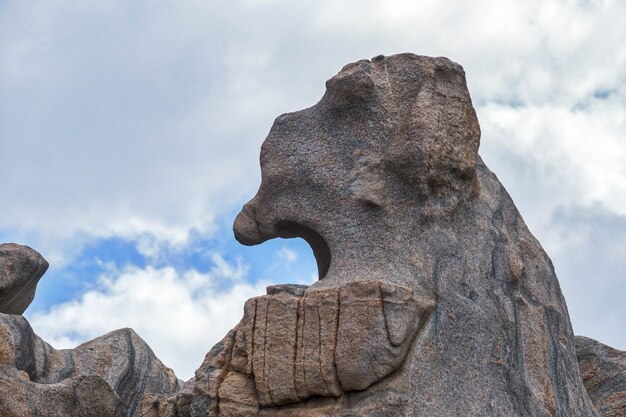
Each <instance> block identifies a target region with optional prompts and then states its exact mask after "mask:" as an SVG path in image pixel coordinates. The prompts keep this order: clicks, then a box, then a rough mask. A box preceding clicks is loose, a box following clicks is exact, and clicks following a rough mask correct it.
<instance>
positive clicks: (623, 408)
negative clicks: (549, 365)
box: [576, 336, 626, 417]
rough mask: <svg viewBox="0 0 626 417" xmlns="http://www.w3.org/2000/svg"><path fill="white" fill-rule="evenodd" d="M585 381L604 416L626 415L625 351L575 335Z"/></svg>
mask: <svg viewBox="0 0 626 417" xmlns="http://www.w3.org/2000/svg"><path fill="white" fill-rule="evenodd" d="M576 354H577V356H578V365H579V366H580V372H581V374H582V378H583V383H584V384H585V388H586V389H587V392H588V393H589V397H590V398H591V400H592V401H593V403H594V404H595V406H596V408H597V409H598V412H599V413H600V415H601V416H602V417H624V416H626V352H622V351H619V350H617V349H613V348H611V347H609V346H606V345H603V344H602V343H600V342H597V341H595V340H593V339H589V338H587V337H582V336H576Z"/></svg>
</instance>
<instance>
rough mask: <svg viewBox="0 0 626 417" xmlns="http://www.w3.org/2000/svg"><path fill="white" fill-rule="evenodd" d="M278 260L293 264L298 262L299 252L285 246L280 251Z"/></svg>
mask: <svg viewBox="0 0 626 417" xmlns="http://www.w3.org/2000/svg"><path fill="white" fill-rule="evenodd" d="M278 258H279V259H281V260H282V261H283V262H285V263H287V264H291V263H294V262H296V261H297V260H298V252H296V251H295V250H293V249H289V248H288V247H286V246H283V247H282V248H280V249H279V250H278Z"/></svg>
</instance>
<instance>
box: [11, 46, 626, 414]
mask: <svg viewBox="0 0 626 417" xmlns="http://www.w3.org/2000/svg"><path fill="white" fill-rule="evenodd" d="M326 87H327V88H326V93H325V94H324V96H323V97H322V99H321V100H320V102H319V103H317V104H316V105H314V106H313V107H311V108H308V109H305V110H302V111H298V112H295V113H290V114H285V115H282V116H279V117H278V118H277V119H276V121H275V123H274V125H273V127H272V129H271V131H270V133H269V136H268V137H267V139H266V140H265V142H264V144H263V146H262V149H261V170H262V182H261V186H260V189H259V191H258V193H257V194H256V196H254V198H253V199H252V200H250V202H248V203H247V204H246V205H245V206H244V207H243V209H242V211H241V213H240V214H239V215H238V216H237V219H236V220H235V224H234V232H235V237H236V238H237V239H238V240H239V241H240V242H241V243H243V244H246V245H256V244H260V243H262V242H264V241H266V240H268V239H272V238H276V237H281V238H293V237H301V238H303V239H305V240H306V241H307V242H308V243H309V244H310V246H311V248H312V250H313V253H314V256H315V258H316V260H317V265H318V269H319V278H320V279H319V281H317V282H316V283H314V284H313V285H310V286H302V285H277V286H270V287H268V289H267V294H266V295H263V296H260V297H256V298H253V299H251V300H248V301H247V302H246V304H245V306H244V313H243V318H242V319H241V321H240V322H239V324H238V325H237V326H236V327H235V328H234V329H233V330H231V331H230V332H229V333H228V334H227V335H226V336H225V337H224V339H223V340H222V341H221V342H220V343H218V344H217V345H215V346H214V347H213V348H212V349H211V350H210V351H209V353H207V355H206V357H205V359H204V362H203V363H202V365H201V366H200V368H199V369H198V370H197V371H196V375H195V378H192V379H191V380H189V381H187V382H186V383H185V384H184V385H183V387H182V388H181V389H180V391H177V388H178V381H177V380H176V378H175V376H174V374H173V373H172V372H171V370H169V369H168V368H166V367H165V366H164V365H163V364H162V363H161V362H160V361H158V359H156V357H155V356H154V354H153V353H152V351H151V350H150V348H149V347H148V346H147V345H146V344H145V343H144V342H143V341H142V340H141V339H140V338H139V337H138V336H137V335H136V334H135V333H134V332H133V331H132V330H130V329H125V330H118V331H116V332H112V333H109V334H107V335H105V336H102V337H100V338H97V339H95V340H93V341H91V342H88V343H85V344H83V345H81V346H79V347H77V348H76V349H73V350H55V349H53V348H52V347H51V346H50V345H48V344H47V343H45V342H44V341H42V340H41V339H40V338H39V337H37V336H36V335H35V334H34V333H33V331H32V329H31V328H30V325H29V324H28V322H27V321H26V320H25V319H24V318H23V317H21V316H19V315H15V314H21V313H22V312H23V311H24V309H25V308H26V306H28V304H29V303H30V301H31V300H32V297H33V295H34V290H35V286H36V284H37V280H38V279H39V278H40V277H41V275H42V274H43V272H44V271H45V269H46V267H47V263H46V262H45V260H43V258H41V257H40V256H39V255H38V254H37V253H36V252H34V251H32V250H31V249H29V248H24V247H19V246H17V245H0V309H1V310H0V311H1V312H2V313H10V314H0V415H1V416H3V417H4V416H7V417H28V416H33V417H34V416H50V417H61V416H74V417H87V416H99V417H108V416H112V417H113V416H114V417H122V416H124V417H131V416H140V417H200V416H210V417H279V416H280V417H290V416H291V417H328V416H332V417H357V416H368V417H390V416H394V417H396V416H397V417H403V416H407V417H408V416H424V417H432V416H437V417H452V416H454V417H456V416H485V417H487V416H489V417H492V416H520V417H522V416H523V417H548V416H551V417H596V416H597V417H624V416H626V356H625V355H626V353H624V352H619V351H616V350H614V349H611V348H609V347H607V346H604V345H602V344H600V343H598V342H595V341H593V340H590V339H586V338H576V339H575V338H574V335H573V333H572V328H571V324H570V321H569V316H568V313H567V308H566V305H565V301H564V299H563V295H562V294H561V290H560V288H559V284H558V281H557V278H556V276H555V273H554V269H553V267H552V263H551V262H550V259H549V258H548V256H547V255H546V253H545V252H544V251H543V249H542V248H541V246H540V244H539V242H537V240H536V239H535V238H534V237H533V236H532V234H531V233H530V232H529V230H528V228H527V227H526V225H525V224H524V221H523V220H522V218H521V216H520V214H519V213H518V211H517V209H516V208H515V205H514V204H513V202H512V201H511V198H510V196H509V195H508V194H507V192H506V190H505V189H504V188H503V186H502V185H501V184H500V182H499V181H498V179H497V178H496V176H495V175H494V174H493V173H492V172H491V171H489V169H488V168H487V167H486V166H485V164H484V163H483V161H482V160H481V158H480V157H479V155H478V146H479V139H480V128H479V125H478V121H477V119H476V114H475V112H474V109H473V107H472V103H471V100H470V96H469V93H468V91H467V87H466V82H465V74H464V72H463V69H462V68H461V67H460V66H459V65H458V64H455V63H453V62H451V61H449V60H448V59H445V58H429V57H423V56H417V55H412V54H402V55H395V56H390V57H383V56H378V57H375V58H373V59H372V60H370V61H368V60H363V61H359V62H356V63H354V64H350V65H347V66H346V67H344V68H343V69H342V70H341V71H340V72H339V74H337V75H336V76H334V77H333V78H331V79H330V80H329V81H328V82H327V84H326ZM579 364H580V369H579ZM581 371H582V377H581ZM594 404H595V405H594Z"/></svg>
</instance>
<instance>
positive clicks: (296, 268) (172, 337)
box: [0, 0, 626, 379]
mask: <svg viewBox="0 0 626 417" xmlns="http://www.w3.org/2000/svg"><path fill="white" fill-rule="evenodd" d="M625 16H626V2H623V1H608V0H607V1H582V0H581V1H545V0H541V1H535V0H533V1H526V2H519V1H513V0H511V1H502V0H501V1H486V0H476V1H432V2H429V1H419V2H414V1H410V2H409V1H406V2H402V1H390V0H385V1H373V0H371V1H362V0H361V1H356V0H355V1H342V2H339V1H330V0H328V1H323V0H317V1H297V2H295V1H286V0H263V1H261V0H256V1H253V0H238V1H177V2H169V1H134V2H128V1H122V0H118V1H115V0H111V1H108V0H107V1H104V0H98V1H93V2H89V1H87V2H85V1H69V0H65V1H64V0H58V1H48V2H34V1H33V2H30V1H17V0H15V1H11V0H4V1H0V241H14V242H18V243H23V244H27V245H30V246H32V247H33V248H35V249H37V250H38V251H40V252H41V253H42V254H43V255H44V257H46V259H48V260H49V261H50V263H51V266H50V269H49V271H48V272H47V274H46V275H45V276H44V278H43V279H42V281H41V282H40V284H39V287H38V292H37V297H36V299H35V301H34V302H33V304H32V305H31V306H30V307H29V309H28V310H27V313H26V316H27V317H28V318H29V320H30V321H31V323H32V325H33V327H34V328H35V331H36V332H37V333H38V334H40V335H41V336H42V337H44V338H45V339H46V340H48V341H50V342H51V343H52V344H53V345H55V346H56V347H59V348H61V347H71V346H74V345H76V344H78V343H80V342H82V341H85V340H87V339H89V338H93V337H96V336H98V335H101V334H103V333H106V332H108V331H111V330H114V329H116V328H120V327H133V328H134V329H136V330H137V332H138V333H139V334H140V335H141V336H142V337H143V338H144V339H145V340H146V341H148V342H149V344H150V345H151V347H152V348H153V350H154V351H155V352H156V353H157V355H158V356H159V357H160V358H161V359H162V360H163V361H164V362H165V363H166V364H167V365H169V366H171V367H173V368H174V369H175V371H176V372H177V374H178V375H179V376H180V377H181V378H183V379H187V378H189V377H190V376H192V374H193V370H194V369H196V368H197V367H198V365H199V364H200V363H201V361H202V359H203V357H204V354H205V353H206V351H208V349H209V348H210V347H211V346H212V345H213V344H214V343H215V342H217V341H218V340H219V339H220V338H221V337H222V336H223V335H224V334H225V333H226V331H227V330H228V329H229V328H231V327H232V326H234V325H235V324H236V323H237V321H238V320H239V318H240V317H241V313H242V307H243V302H244V300H245V299H247V298H249V297H251V296H254V295H258V294H262V293H264V289H265V286H266V285H268V283H278V282H299V283H310V282H312V281H313V280H314V279H315V278H314V277H315V275H316V267H315V262H314V260H313V256H312V254H311V251H310V249H309V248H308V246H307V245H306V244H305V243H304V242H303V241H301V240H277V241H272V242H268V243H265V244H263V245H261V246H259V247H253V248H246V247H241V246H240V245H238V244H237V242H236V241H235V240H234V238H233V237H232V232H231V225H232V221H233V219H234V216H235V214H236V213H237V211H238V210H239V208H240V207H241V205H242V204H243V203H244V202H245V201H247V199H248V198H250V197H251V196H252V195H253V194H254V192H255V191H256V188H257V186H258V184H259V181H260V172H259V166H258V153H259V147H260V144H261V142H262V141H263V139H264V137H265V136H266V134H267V132H268V131H269V128H270V126H271V124H272V121H273V120H274V118H275V117H276V116H277V115H279V114H281V113H285V112H288V111H294V110H297V109H301V108H304V107H308V106H310V105H312V104H314V103H315V102H317V100H319V98H320V97H321V96H322V94H323V92H324V82H325V80H326V79H328V78H330V77H331V76H332V75H334V74H335V73H336V72H337V71H338V70H339V69H340V68H341V67H342V66H343V65H344V64H346V63H348V62H352V61H355V60H358V59H362V58H371V57H373V56H375V55H378V54H381V53H382V54H393V53H397V52H415V53H419V54H423V55H434V56H447V57H449V58H450V59H452V60H454V61H456V62H459V63H461V64H462V65H463V66H464V68H465V70H466V73H467V80H468V85H469V89H470V92H471V94H472V98H473V101H474V104H475V106H476V110H477V112H478V116H479V120H480V122H481V127H482V132H483V133H482V143H481V150H480V152H481V155H482V156H483V158H484V160H485V161H486V163H487V164H488V165H489V167H490V168H491V169H492V170H493V171H494V172H495V173H496V174H497V175H498V177H499V178H500V180H501V181H502V182H503V183H504V185H505V186H506V187H507V189H508V190H509V192H510V193H511V195H512V196H513V199H514V200H515V202H516V204H517V205H518V207H519V209H520V211H521V212H522V215H523V216H524V218H525V220H526V222H527V224H528V225H529V227H530V229H531V231H532V232H533V233H534V234H535V235H536V236H537V237H538V238H539V240H540V241H541V242H542V244H543V246H544V247H545V249H546V250H547V252H548V254H549V255H550V256H551V257H552V259H553V261H554V264H555V267H556V270H557V274H558V276H559V279H560V282H561V286H562V288H563V292H564V293H565V297H566V300H567V302H568V306H569V311H570V314H571V318H572V322H573V325H574V330H575V332H576V333H577V334H584V335H587V336H591V337H593V338H596V339H598V340H600V341H602V342H604V343H607V344H610V345H613V346H615V347H618V348H621V349H623V350H626V331H625V329H626V84H625V81H626V42H625V40H626V17H625Z"/></svg>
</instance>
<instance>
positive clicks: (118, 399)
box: [0, 243, 178, 417]
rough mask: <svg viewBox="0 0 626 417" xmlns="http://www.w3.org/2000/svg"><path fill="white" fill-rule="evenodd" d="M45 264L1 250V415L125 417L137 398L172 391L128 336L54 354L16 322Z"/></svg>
mask: <svg viewBox="0 0 626 417" xmlns="http://www.w3.org/2000/svg"><path fill="white" fill-rule="evenodd" d="M47 268H48V262H46V260H45V259H44V258H43V257H42V256H41V255H40V254H39V253H37V252H36V251H35V250H33V249H31V248H29V247H27V246H21V245H17V244H14V243H5V244H0V416H2V417H35V416H37V417H39V416H47V417H132V416H135V415H136V414H137V411H138V407H139V404H140V401H141V399H142V398H143V396H144V395H146V394H149V393H154V394H173V393H175V392H176V391H178V379H177V378H176V376H175V375H174V372H173V371H172V370H171V369H169V368H168V367H166V366H165V365H163V363H161V361H159V360H158V359H157V357H156V356H155V355H154V353H153V352H152V350H151V349H150V347H149V346H148V345H147V344H146V342H144V341H143V340H142V339H141V338H140V337H139V336H138V335H137V334H136V333H135V332H134V331H133V330H131V329H121V330H116V331H113V332H111V333H108V334H106V335H104V336H101V337H98V338H96V339H94V340H91V341H89V342H86V343H83V344H82V345H80V346H78V347H77V348H75V349H66V350H57V349H54V348H53V347H52V346H50V345H49V344H48V343H46V342H45V341H43V340H42V339H41V338H40V337H39V336H37V335H36V334H35V333H34V332H33V329H32V328H31V327H30V324H29V323H28V321H27V320H26V319H25V318H24V317H23V316H21V314H22V313H23V312H24V310H26V308H27V307H28V305H29V304H30V303H31V301H32V300H33V297H34V296H35V288H36V286H37V283H38V282H39V279H40V278H41V277H42V275H43V274H44V272H45V271H46V269H47Z"/></svg>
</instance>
